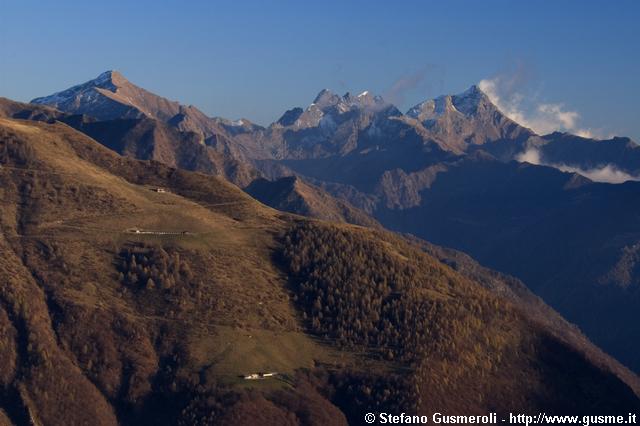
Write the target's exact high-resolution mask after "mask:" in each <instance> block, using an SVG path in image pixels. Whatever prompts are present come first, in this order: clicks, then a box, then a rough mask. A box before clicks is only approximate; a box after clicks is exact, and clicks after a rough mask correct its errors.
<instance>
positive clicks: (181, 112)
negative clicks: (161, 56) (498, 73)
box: [31, 71, 222, 137]
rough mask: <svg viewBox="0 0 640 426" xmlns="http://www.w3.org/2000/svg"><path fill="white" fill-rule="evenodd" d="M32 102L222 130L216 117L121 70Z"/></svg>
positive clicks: (96, 115)
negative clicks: (170, 97)
mask: <svg viewBox="0 0 640 426" xmlns="http://www.w3.org/2000/svg"><path fill="white" fill-rule="evenodd" d="M31 103H32V104H38V105H48V106H51V107H53V108H56V109H58V110H60V111H64V112H67V113H71V114H84V115H88V116H90V117H94V118H96V119H98V120H101V121H104V120H114V119H119V118H125V119H139V118H145V117H148V118H153V119H156V120H159V121H162V122H165V123H170V124H171V125H172V126H174V127H176V128H177V129H179V130H183V131H194V132H197V133H202V134H203V135H204V136H205V137H210V136H212V135H217V134H220V133H222V131H221V129H219V128H218V124H217V122H216V121H215V120H214V119H211V118H209V117H207V116H206V115H205V114H203V113H202V112H201V111H200V110H198V109H197V108H195V107H193V106H190V105H189V106H185V105H181V104H180V103H178V102H175V101H170V100H168V99H165V98H163V97H161V96H158V95H155V94H153V93H151V92H149V91H147V90H145V89H142V88H140V87H138V86H136V85H134V84H132V83H131V82H129V81H128V80H127V79H126V78H125V77H124V76H123V75H122V74H120V73H119V72H118V71H106V72H104V73H102V74H100V75H99V76H98V77H96V78H95V79H93V80H90V81H87V82H86V83H83V84H79V85H77V86H73V87H71V88H69V89H66V90H63V91H61V92H58V93H54V94H53V95H50V96H45V97H41V98H36V99H33V100H32V101H31Z"/></svg>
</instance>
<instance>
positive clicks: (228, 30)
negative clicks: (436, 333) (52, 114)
mask: <svg viewBox="0 0 640 426" xmlns="http://www.w3.org/2000/svg"><path fill="white" fill-rule="evenodd" d="M639 20H640V2H638V1H633V0H631V1H622V0H621V1H610V2H609V1H604V0H603V1H577V0H576V1H551V0H549V1H491V0H484V1H477V0H469V1H446V2H445V1H438V2H436V1H390V0H388V1H371V0H369V1H356V0H353V1H328V0H325V1H322V2H311V1H299V0H298V1H288V0H282V1H276V0H271V1H270V0H261V1H237V0H236V1H233V2H232V1H186V0H182V1H161V0H157V1H146V0H138V1H135V2H133V1H108V2H106V1H96V2H93V1H70V0H66V1H65V0H60V1H56V2H48V1H32V0H21V1H9V0H4V1H3V2H2V12H0V96H6V97H9V98H12V99H16V100H21V101H28V100H30V99H31V98H33V97H36V96H42V95H47V94H50V93H52V92H54V91H58V90H62V89H64V88H67V87H69V86H71V85H73V84H76V83H80V82H83V81H86V80H89V79H91V78H93V77H95V76H97V75H98V74H100V73H101V72H102V71H105V70H107V69H117V70H119V71H121V72H122V73H123V74H124V75H125V76H126V77H127V78H128V79H129V80H131V81H132V82H133V83H136V84H138V85H140V86H142V87H145V88H147V89H149V90H152V91H154V92H156V93H158V94H161V95H163V96H166V97H169V98H171V99H176V100H179V101H181V102H183V103H187V104H193V105H196V106H197V107H199V108H201V109H202V110H203V111H205V112H206V113H208V114H210V115H218V116H224V117H228V118H240V117H246V118H249V119H252V120H254V121H256V122H258V123H261V124H268V123H269V122H271V121H273V120H275V119H276V118H277V117H278V116H280V114H282V112H284V111H285V110H286V109H288V108H291V107H294V106H306V105H307V104H309V103H310V102H311V101H312V100H313V98H314V97H315V95H316V94H317V92H318V91H319V90H320V89H322V88H329V89H332V90H334V91H336V92H339V93H343V92H346V91H351V92H360V91H363V90H370V91H373V92H375V93H379V94H383V95H386V96H387V97H389V98H391V100H392V101H393V102H394V103H396V104H398V106H399V107H400V108H401V109H402V110H406V109H407V108H408V107H410V106H411V105H413V104H415V103H418V102H419V101H422V100H424V99H426V98H430V97H434V96H437V95H440V94H444V93H457V92H460V91H463V90H465V89H466V88H467V87H469V86H470V85H472V84H474V83H478V82H479V81H481V80H487V81H491V82H493V83H494V86H492V87H494V88H495V89H496V93H497V95H499V96H500V100H501V101H502V103H503V104H504V105H505V108H509V109H513V113H514V114H516V113H521V114H522V117H524V119H525V121H527V122H529V123H538V124H539V123H542V121H540V120H546V119H549V120H551V122H545V123H546V124H550V125H552V123H553V119H557V120H556V122H557V123H559V124H558V125H560V126H564V125H566V124H571V126H572V128H571V129H570V130H573V131H578V130H589V131H591V132H592V133H593V134H597V135H601V136H606V135H610V134H619V135H628V136H631V137H633V138H634V139H636V140H640V120H639V119H638V118H639V117H640V115H639V109H638V100H639V99H640V81H639V77H638V76H640V54H639V53H638V52H640V25H638V21H639ZM541 106H542V107H541ZM549 106H552V107H553V108H552V107H549ZM554 108H555V109H554ZM555 113H558V114H562V113H567V114H569V115H564V116H562V115H558V116H557V117H555V116H554V117H550V116H549V115H553V114H555ZM572 113H575V114H577V115H571V114H572ZM562 117H564V118H567V117H568V118H571V120H572V121H571V122H570V123H569V122H567V121H563V120H562ZM563 123H564V124H563ZM546 124H545V125H546ZM541 126H542V125H541ZM542 127H544V126H542Z"/></svg>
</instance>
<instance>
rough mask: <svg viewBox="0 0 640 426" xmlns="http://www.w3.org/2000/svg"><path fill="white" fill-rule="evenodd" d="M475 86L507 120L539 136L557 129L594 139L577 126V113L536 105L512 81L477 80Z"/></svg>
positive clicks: (558, 106) (562, 107)
mask: <svg viewBox="0 0 640 426" xmlns="http://www.w3.org/2000/svg"><path fill="white" fill-rule="evenodd" d="M478 87H480V90H482V91H483V92H484V93H485V94H486V95H487V96H488V97H489V99H490V100H491V102H493V103H494V104H495V105H496V106H497V107H498V109H500V111H502V112H503V113H504V114H505V115H506V116H507V117H509V118H510V119H512V120H513V121H515V122H517V123H519V124H521V125H523V126H525V127H528V128H530V129H532V130H533V131H535V132H536V133H538V134H541V135H544V134H547V133H551V132H554V131H556V130H560V131H565V132H571V133H573V134H576V135H579V136H584V137H592V136H593V135H592V132H591V131H590V130H588V129H581V128H579V127H578V121H579V120H580V114H579V113H578V112H577V111H570V110H566V109H565V108H564V105H562V104H561V103H540V104H535V102H533V101H532V100H531V99H527V98H525V96H524V95H522V93H520V92H518V91H517V90H516V89H515V88H514V84H513V82H512V81H511V79H505V78H504V77H501V76H498V77H496V78H493V79H487V80H482V81H480V83H478ZM527 101H528V102H527ZM587 135H588V136H587Z"/></svg>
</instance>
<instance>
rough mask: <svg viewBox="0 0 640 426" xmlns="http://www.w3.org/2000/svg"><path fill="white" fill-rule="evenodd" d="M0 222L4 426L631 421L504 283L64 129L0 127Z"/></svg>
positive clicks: (537, 305) (611, 367)
mask: <svg viewBox="0 0 640 426" xmlns="http://www.w3.org/2000/svg"><path fill="white" fill-rule="evenodd" d="M160 188H162V189H163V190H162V191H159V190H158V189H160ZM0 206H1V209H0V211H1V212H2V214H0V250H1V252H2V256H0V360H1V361H2V362H1V363H0V384H1V385H2V386H0V419H2V420H3V421H5V423H9V424H45V425H49V424H59V423H60V422H61V419H63V420H64V423H65V424H92V425H109V426H110V425H116V424H135V425H138V424H154V425H163V424H170V425H192V424H222V425H226V424H233V425H240V426H242V425H252V424H255V419H256V418H260V419H261V420H260V423H261V424H263V425H265V426H269V425H283V424H292V425H293V424H298V423H304V424H308V425H311V426H315V425H326V424H336V425H346V424H359V423H360V422H361V418H362V412H373V411H375V410H384V411H387V412H389V413H402V412H405V413H411V414H419V415H430V414H431V413H433V412H435V411H436V410H442V412H447V413H469V414H470V413H488V412H497V413H499V414H500V415H505V416H508V413H510V412H538V411H540V412H545V413H548V414H552V413H553V414H563V415H564V414H566V413H572V415H584V414H603V415H604V414H606V415H617V414H620V415H625V416H626V415H627V413H629V412H637V411H638V410H640V399H639V398H638V394H640V386H639V385H638V379H637V377H636V376H635V375H633V374H632V373H631V372H629V371H628V370H626V369H625V368H624V367H622V366H620V365H619V364H618V363H617V362H616V361H615V360H613V359H612V358H610V357H609V356H607V355H605V354H603V353H602V352H601V351H600V350H599V349H598V348H596V347H594V346H593V345H592V344H591V343H589V341H588V340H586V339H585V338H584V337H583V336H581V335H580V333H579V332H578V331H577V330H576V329H575V328H573V327H571V326H570V325H569V324H567V323H566V322H564V321H563V320H562V319H561V318H559V317H558V316H557V315H556V314H555V313H553V311H551V310H550V309H549V308H548V307H546V306H544V304H542V303H541V302H540V301H539V300H537V299H536V298H534V297H533V296H532V295H531V294H529V293H528V292H527V291H526V290H525V289H523V288H522V287H521V285H519V284H518V283H517V282H515V281H514V280H512V279H509V278H508V277H504V276H501V275H499V274H494V273H491V272H490V271H487V270H485V269H483V268H481V267H479V266H478V265H476V264H475V263H474V262H473V261H471V260H470V259H468V258H465V257H464V256H463V255H460V254H457V255H456V254H453V253H450V252H446V251H442V250H441V249H438V248H435V247H432V246H428V245H425V244H422V243H420V242H409V241H408V240H407V238H404V237H401V236H398V235H395V234H393V233H390V232H388V231H385V230H381V229H373V228H366V227H360V226H352V225H347V224H344V223H339V224H337V223H328V222H324V221H321V220H312V219H306V218H303V217H300V216H293V215H290V214H287V213H281V212H277V211H275V210H273V209H270V208H266V207H265V206H263V205H262V204H261V203H259V202H258V201H256V200H254V199H253V198H251V197H250V196H248V195H247V194H245V193H244V192H242V191H241V190H240V189H239V188H238V187H236V186H235V185H232V184H230V183H228V182H227V181H226V180H224V179H220V178H217V177H214V176H208V175H205V174H202V173H193V172H189V171H184V170H180V169H175V168H172V167H168V166H166V165H163V164H161V163H159V162H151V161H138V160H135V159H132V158H127V157H122V156H120V155H118V154H116V153H115V152H113V151H112V150H109V149H107V148H105V147H104V146H102V145H101V144H99V143H97V142H96V141H95V140H93V139H91V138H89V137H88V136H86V135H85V134H82V133H80V132H78V131H77V130H75V129H73V128H72V127H70V126H68V125H66V124H64V123H61V122H52V123H47V122H43V121H33V120H32V121H26V120H17V119H6V118H0ZM447 259H448V262H449V263H450V264H451V267H449V266H446V265H445V264H444V263H445V262H446V261H447ZM261 372H274V373H275V374H276V375H275V376H274V377H266V378H263V379H261V380H255V381H250V380H246V379H245V378H244V377H246V376H248V377H252V376H251V375H252V374H256V375H258V377H260V376H259V373H261ZM469 389H472V390H473V392H464V391H463V390H469Z"/></svg>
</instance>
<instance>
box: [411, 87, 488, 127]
mask: <svg viewBox="0 0 640 426" xmlns="http://www.w3.org/2000/svg"><path fill="white" fill-rule="evenodd" d="M490 104H491V102H490V101H489V98H488V97H487V95H485V94H484V92H483V91H482V90H480V88H479V87H478V86H476V85H473V86H471V87H470V88H468V89H467V90H465V91H464V92H462V93H460V94H457V95H453V96H449V95H444V96H439V97H437V98H435V99H429V100H426V101H424V102H421V103H419V104H418V105H415V106H414V107H412V108H410V109H409V111H407V116H409V117H412V118H415V119H418V120H420V121H425V120H432V119H435V118H437V117H439V116H441V115H444V114H446V113H448V112H457V113H460V114H464V115H466V116H470V115H473V114H475V113H476V112H477V111H478V109H479V108H481V107H486V106H487V105H490Z"/></svg>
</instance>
